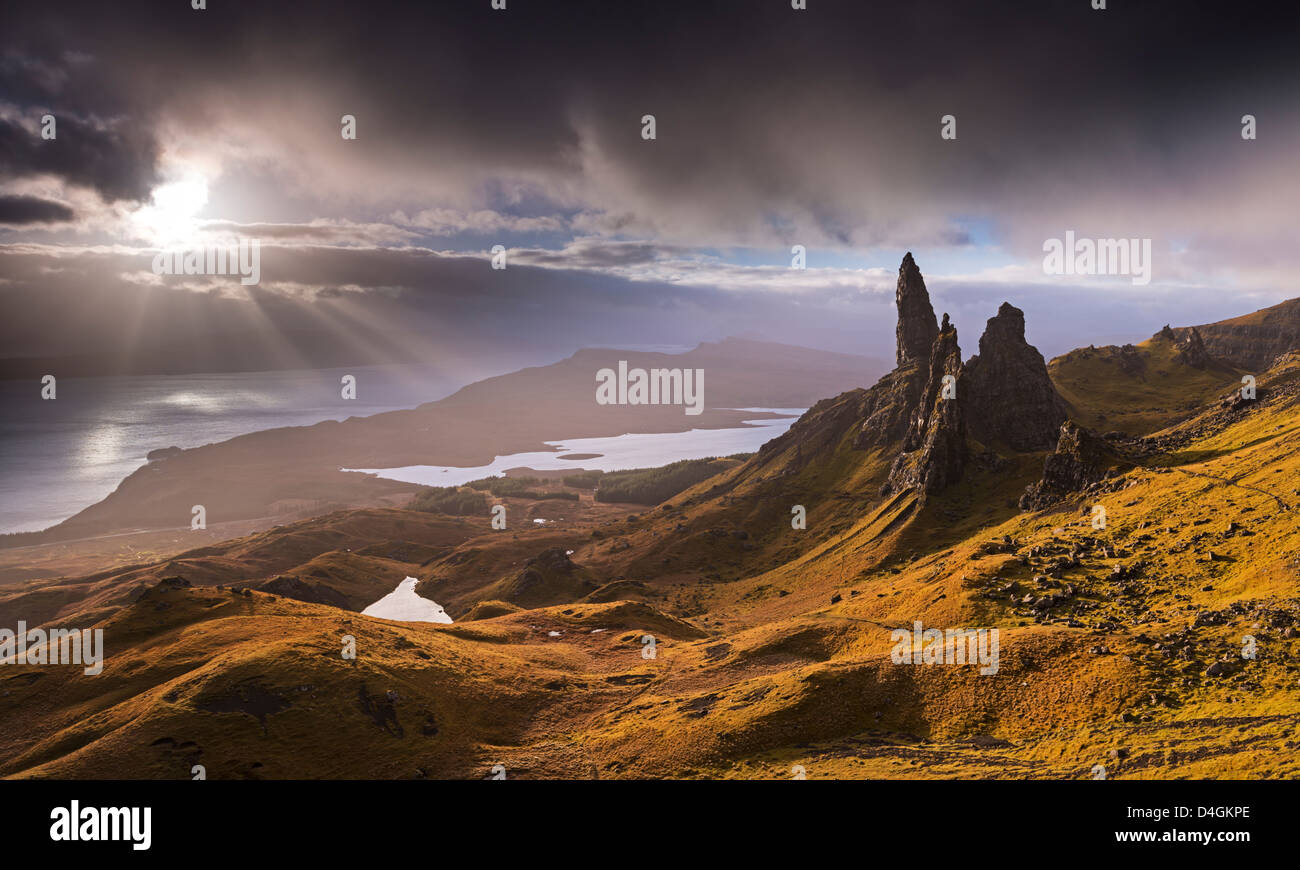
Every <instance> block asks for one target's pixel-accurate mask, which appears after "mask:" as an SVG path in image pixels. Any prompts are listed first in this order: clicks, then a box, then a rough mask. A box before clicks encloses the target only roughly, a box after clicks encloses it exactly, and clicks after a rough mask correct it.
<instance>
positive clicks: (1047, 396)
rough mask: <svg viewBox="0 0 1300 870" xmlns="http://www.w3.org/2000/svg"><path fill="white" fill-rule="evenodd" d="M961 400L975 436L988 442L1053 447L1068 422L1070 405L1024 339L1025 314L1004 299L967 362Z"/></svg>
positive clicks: (1030, 447)
mask: <svg viewBox="0 0 1300 870" xmlns="http://www.w3.org/2000/svg"><path fill="white" fill-rule="evenodd" d="M961 383H962V399H963V402H964V404H965V407H966V411H967V415H966V424H967V427H968V429H969V431H970V435H971V437H972V438H974V439H975V440H977V441H979V442H981V443H983V444H984V445H985V446H992V445H995V444H999V443H1001V444H1005V445H1006V446H1007V447H1010V448H1012V449H1013V450H1050V449H1052V446H1053V445H1054V444H1056V441H1057V437H1058V435H1059V434H1060V429H1061V424H1062V423H1063V422H1065V403H1064V402H1062V401H1061V397H1060V396H1059V395H1058V394H1057V392H1056V387H1054V386H1053V385H1052V380H1051V378H1049V377H1048V376H1047V363H1046V362H1045V361H1044V360H1043V355H1042V354H1041V353H1039V352H1038V349H1037V348H1035V347H1034V346H1033V345H1031V344H1029V343H1028V342H1026V341H1025V313H1024V312H1023V311H1021V310H1020V309H1019V308H1016V307H1015V306H1014V305H1012V304H1011V303H1010V302H1003V303H1002V307H1000V308H999V309H998V313H997V316H995V317H991V318H989V321H988V324H987V325H986V326H985V328H984V334H983V335H982V336H980V352H979V354H978V355H976V356H973V357H971V359H970V360H969V361H968V362H967V363H966V365H965V367H964V370H963V374H962V379H961Z"/></svg>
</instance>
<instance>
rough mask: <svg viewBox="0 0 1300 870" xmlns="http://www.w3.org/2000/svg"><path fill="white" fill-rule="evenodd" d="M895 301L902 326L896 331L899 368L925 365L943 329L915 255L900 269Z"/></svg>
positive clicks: (910, 256)
mask: <svg viewBox="0 0 1300 870" xmlns="http://www.w3.org/2000/svg"><path fill="white" fill-rule="evenodd" d="M894 298H895V303H896V304H897V306H898V326H897V327H896V328H895V330H894V335H895V337H896V338H897V340H898V348H897V355H898V366H899V368H902V367H903V366H906V365H911V364H914V363H925V362H926V361H927V360H928V359H929V357H930V350H931V349H932V348H933V347H934V340H935V338H937V337H938V335H939V326H938V324H937V323H936V322H935V319H934V308H933V307H931V305H930V293H929V291H927V290H926V289H925V279H924V278H922V277H921V270H920V269H918V268H917V266H916V261H915V260H913V259H912V252H911V251H908V252H907V254H906V255H905V256H904V257H903V263H902V265H900V266H899V267H898V286H897V288H896V289H895V293H894Z"/></svg>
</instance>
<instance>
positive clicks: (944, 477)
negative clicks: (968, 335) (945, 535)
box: [881, 314, 970, 495]
mask: <svg viewBox="0 0 1300 870" xmlns="http://www.w3.org/2000/svg"><path fill="white" fill-rule="evenodd" d="M927 368H928V372H929V374H928V376H927V378H926V382H925V388H924V390H923V391H922V393H921V399H920V402H919V403H918V404H917V407H916V411H915V413H914V414H913V416H912V420H911V423H910V425H909V427H908V432H907V437H906V439H905V440H904V442H903V453H902V454H901V455H899V457H898V458H897V459H895V460H894V464H893V465H892V466H891V467H890V469H889V477H888V479H887V480H886V481H885V484H884V486H882V487H881V494H882V495H887V494H889V493H891V492H898V491H900V490H904V489H920V490H923V491H924V492H927V493H935V492H940V491H942V490H944V489H946V488H947V487H948V486H950V485H952V484H953V483H956V482H957V481H958V480H959V479H960V478H961V474H962V470H963V469H964V468H965V467H966V462H967V460H968V459H969V457H970V451H969V448H968V447H967V444H966V424H965V415H964V414H963V413H962V402H961V401H960V400H959V399H958V394H957V389H958V387H957V381H958V378H960V376H961V347H960V346H958V344H957V329H956V328H955V327H953V326H952V325H950V324H949V323H948V315H946V314H945V315H944V316H943V329H942V330H941V331H940V332H939V334H938V335H937V336H936V338H935V341H934V345H933V346H932V347H931V349H930V359H929V365H928V366H927Z"/></svg>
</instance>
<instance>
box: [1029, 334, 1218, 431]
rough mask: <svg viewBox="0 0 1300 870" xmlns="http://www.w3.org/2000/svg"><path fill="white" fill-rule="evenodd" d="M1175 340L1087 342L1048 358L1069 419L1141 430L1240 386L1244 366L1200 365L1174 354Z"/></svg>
mask: <svg viewBox="0 0 1300 870" xmlns="http://www.w3.org/2000/svg"><path fill="white" fill-rule="evenodd" d="M1178 353H1179V347H1178V344H1177V342H1175V341H1171V340H1169V339H1165V338H1160V337H1159V336H1157V337H1155V338H1151V339H1148V340H1147V341H1144V342H1142V343H1141V344H1138V345H1126V346H1124V347H1122V348H1120V347H1114V346H1108V347H1100V348H1097V347H1086V348H1079V349H1078V350H1072V351H1070V352H1069V353H1067V354H1065V355H1063V356H1059V357H1057V358H1056V359H1054V360H1052V361H1051V362H1050V363H1048V366H1047V371H1048V375H1049V376H1050V377H1051V379H1052V383H1053V384H1054V385H1055V386H1056V390H1057V392H1058V393H1060V394H1061V398H1063V399H1065V401H1066V404H1067V406H1068V410H1069V414H1070V417H1071V419H1073V420H1074V421H1075V422H1077V423H1081V424H1083V425H1084V426H1087V427H1089V428H1091V429H1096V430H1098V431H1100V432H1110V431H1118V432H1124V433H1127V434H1130V435H1143V434H1146V433H1148V432H1153V431H1155V430H1157V429H1162V428H1164V427H1165V426H1168V425H1170V424H1172V423H1175V422H1177V421H1179V420H1183V419H1186V418H1187V417H1189V416H1192V415H1193V414H1195V413H1196V412H1197V410H1198V409H1199V408H1200V407H1201V406H1202V405H1203V404H1204V403H1206V402H1209V401H1212V400H1213V399H1215V398H1217V397H1218V396H1221V395H1223V394H1224V393H1227V392H1229V391H1231V390H1232V389H1234V387H1240V386H1241V376H1242V374H1243V372H1241V371H1239V370H1238V369H1236V368H1233V367H1232V366H1230V365H1228V364H1227V363H1225V362H1223V361H1221V360H1213V361H1212V362H1211V364H1210V365H1209V366H1207V367H1205V368H1204V369H1198V368H1194V367H1192V366H1190V365H1187V364H1186V363H1184V362H1182V361H1180V360H1179V359H1178Z"/></svg>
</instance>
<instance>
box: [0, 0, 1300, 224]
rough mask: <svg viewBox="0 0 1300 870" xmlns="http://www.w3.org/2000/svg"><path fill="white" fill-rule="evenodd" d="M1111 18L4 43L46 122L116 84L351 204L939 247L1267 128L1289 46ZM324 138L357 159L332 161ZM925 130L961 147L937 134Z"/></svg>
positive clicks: (596, 11)
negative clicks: (339, 190) (456, 204)
mask: <svg viewBox="0 0 1300 870" xmlns="http://www.w3.org/2000/svg"><path fill="white" fill-rule="evenodd" d="M1111 6H1112V8H1111V9H1108V10H1106V11H1105V12H1096V11H1094V10H1092V9H1090V7H1089V4H1088V3H1087V2H1085V0H1023V2H981V3H953V2H942V3H941V2H934V0H917V2H909V3H862V2H856V0H818V2H816V3H814V4H812V8H810V9H808V10H806V11H803V12H794V11H793V10H791V9H790V8H789V4H788V3H785V2H783V0H764V2H754V0H735V2H701V0H690V2H685V0H683V2H676V3H674V2H664V3H620V4H611V3H608V2H566V3H538V2H532V3H530V2H524V0H516V2H514V3H511V4H510V6H509V9H508V10H507V11H505V12H494V11H493V10H491V9H490V7H489V4H488V3H487V2H486V0H484V2H468V0H466V2H457V3H419V4H417V3H385V2H376V3H360V2H355V0H347V2H341V0H336V2H317V3H311V4H303V3H277V4H224V3H219V4H210V7H211V8H209V9H208V10H206V11H202V12H198V11H194V10H192V9H190V8H189V6H188V4H185V3H182V2H174V3H165V4H159V3H156V2H155V3H147V4H139V3H131V2H127V3H113V4H105V3H87V4H80V3H72V4H60V5H59V6H58V7H57V8H55V7H50V6H48V5H45V4H23V5H20V6H19V7H18V8H17V9H16V10H14V15H13V17H14V19H15V23H14V27H13V31H12V37H11V38H12V39H13V40H14V41H15V43H16V44H21V45H24V46H25V47H26V48H25V50H27V51H28V52H33V53H35V52H40V51H42V50H43V51H44V52H46V53H47V54H48V55H49V56H48V57H46V56H39V57H37V58H35V59H34V60H33V61H32V62H31V63H38V62H39V63H41V64H44V65H45V68H53V69H61V68H67V67H71V66H75V69H74V70H73V71H72V72H70V73H69V75H70V76H71V78H70V80H69V81H68V82H66V83H63V84H62V85H61V86H60V93H61V94H62V96H63V97H64V98H65V99H73V98H74V96H75V95H76V94H78V93H82V96H81V97H78V98H77V99H78V101H79V102H83V103H84V102H85V101H86V100H87V99H88V98H89V96H88V95H102V94H104V93H105V91H106V90H109V88H107V87H106V83H112V85H113V86H114V87H112V88H111V90H112V93H113V96H112V98H111V99H110V98H108V97H104V100H105V101H106V102H111V103H112V104H113V105H114V107H115V108H116V107H119V106H120V105H121V104H123V103H126V104H129V105H130V106H131V107H132V110H133V111H134V112H136V113H141V114H142V116H144V117H152V116H153V115H154V114H155V113H157V114H166V115H167V116H168V117H170V118H172V119H179V120H180V121H182V122H185V123H189V124H191V125H195V126H197V127H204V126H205V125H206V126H207V128H208V130H209V132H210V134H211V135H213V136H215V137H220V136H221V135H222V132H223V130H222V126H223V125H226V126H227V127H228V125H229V123H231V121H230V116H231V115H232V114H233V115H238V114H239V113H244V114H246V115H249V116H251V117H255V118H256V124H257V126H258V128H259V129H260V130H261V132H262V133H263V134H264V135H265V137H266V138H267V139H268V140H271V141H274V142H279V143H280V146H281V147H282V148H283V150H284V151H285V153H284V158H285V160H286V162H294V161H301V162H304V163H306V164H308V165H313V166H331V167H338V168H340V169H341V171H342V172H343V173H345V174H346V173H351V174H352V175H353V176H355V177H356V178H357V179H358V181H360V179H362V178H364V177H365V175H366V173H365V169H366V167H369V169H370V170H371V172H374V173H380V174H387V175H388V176H389V177H390V180H392V181H394V182H396V183H398V184H400V182H403V181H405V182H407V183H408V184H409V186H410V188H411V190H412V192H413V193H415V194H416V195H417V197H418V195H420V194H423V193H424V192H426V188H425V187H423V186H422V185H421V184H420V183H419V178H417V175H418V174H420V173H425V172H427V173H432V174H434V175H435V176H436V175H437V174H438V173H439V172H440V171H443V172H445V174H446V175H447V176H453V175H457V176H458V177H463V176H464V173H465V172H467V171H469V172H471V175H472V177H470V178H466V180H465V183H466V184H467V185H469V186H471V187H473V188H474V189H476V190H480V191H481V190H482V185H483V184H486V183H487V180H488V179H490V178H492V177H500V176H503V175H505V176H510V175H512V174H513V175H514V176H516V177H518V178H520V179H523V180H525V181H529V180H531V181H532V182H533V183H535V184H536V185H537V186H538V187H539V188H540V189H541V190H542V192H543V195H544V196H549V197H553V198H556V199H565V198H576V199H578V200H582V201H583V202H584V203H585V204H589V205H592V206H594V207H595V208H596V209H598V210H600V211H602V212H603V213H604V214H605V216H606V220H607V222H608V225H609V226H611V227H624V228H638V229H643V230H645V231H647V233H656V232H657V233H659V234H671V233H677V234H682V235H687V236H691V237H708V236H712V237H724V236H725V237H728V238H730V239H731V240H734V241H739V242H744V241H746V240H749V239H755V238H757V237H759V236H766V237H767V239H766V240H770V239H771V238H778V239H791V240H798V239H797V238H796V237H798V236H800V235H803V236H809V235H814V236H817V237H818V240H819V241H822V240H824V241H825V242H826V243H829V244H842V245H852V244H857V245H862V244H864V243H865V244H880V243H908V242H912V241H915V240H916V238H917V236H918V235H925V236H926V237H927V240H933V241H934V242H936V243H943V244H950V243H953V242H954V240H960V239H961V238H962V230H961V228H959V227H956V226H954V225H953V224H952V223H951V220H950V219H951V217H952V215H953V213H954V212H955V211H957V210H961V209H971V208H974V207H977V206H978V205H979V204H981V203H985V202H989V201H990V200H991V201H992V202H993V203H996V204H999V205H1001V206H1003V207H1004V208H1011V207H1013V206H1015V205H1017V204H1021V203H1023V202H1025V201H1028V200H1032V199H1034V198H1035V197H1039V198H1041V197H1042V196H1044V195H1049V196H1056V195H1060V194H1062V193H1064V192H1065V191H1067V190H1069V191H1073V192H1075V193H1076V194H1079V193H1087V192H1089V191H1088V188H1089V186H1092V185H1101V186H1102V187H1104V188H1108V189H1112V188H1113V189H1124V188H1126V187H1128V186H1131V185H1132V184H1134V183H1135V182H1142V181H1144V180H1145V181H1148V182H1149V181H1152V180H1168V181H1170V182H1171V183H1172V182H1175V181H1177V180H1178V179H1180V178H1182V177H1184V176H1185V175H1186V173H1187V172H1188V171H1190V168H1189V167H1188V165H1187V163H1188V161H1189V160H1190V158H1191V157H1192V155H1191V154H1190V152H1191V151H1193V150H1194V143H1196V142H1198V141H1199V140H1200V139H1201V138H1202V137H1203V136H1205V135H1221V138H1222V140H1223V142H1224V143H1225V144H1230V142H1231V137H1232V135H1233V134H1234V133H1235V130H1234V125H1235V123H1236V118H1237V117H1238V116H1239V115H1240V114H1241V111H1239V110H1238V106H1239V104H1243V103H1250V104H1251V106H1252V107H1254V106H1259V107H1261V110H1262V108H1263V107H1264V106H1265V105H1267V104H1269V103H1270V101H1273V100H1275V99H1276V98H1277V97H1278V95H1279V94H1284V93H1285V92H1286V88H1287V86H1288V85H1291V86H1293V85H1294V83H1295V74H1296V61H1295V59H1294V52H1293V51H1291V50H1290V48H1291V46H1290V35H1289V34H1290V33H1291V32H1292V29H1291V28H1286V27H1282V26H1280V25H1281V24H1283V23H1285V22H1286V19H1279V18H1275V17H1274V16H1272V15H1270V14H1269V13H1267V12H1265V11H1260V10H1255V11H1253V12H1252V13H1251V14H1241V12H1240V11H1239V10H1236V9H1234V8H1233V7H1232V4H1226V3H1220V2H1209V0H1206V2H1146V3H1123V2H1116V3H1112V4H1111ZM1207 48H1208V50H1210V51H1212V52H1213V55H1212V58H1208V59H1207V57H1206V51H1207ZM69 52H76V53H77V56H78V57H84V56H93V57H94V58H95V60H94V62H93V63H89V64H86V63H83V64H80V65H69V64H67V63H66V61H64V60H62V58H64V57H65V56H66V55H67V54H68V53H69ZM1207 61H1209V62H1207ZM44 77H45V78H47V79H48V78H49V77H50V73H49V72H48V69H46V72H45V74H44ZM47 90H48V88H47ZM83 92H84V93H83ZM1247 96H1248V99H1247ZM342 112H350V113H353V114H356V115H357V116H358V122H359V130H360V133H359V140H358V142H359V143H365V144H364V145H363V146H362V147H352V146H353V145H355V144H357V143H343V142H341V141H339V137H338V135H337V130H338V117H339V115H340V114H341V113H342ZM222 113H227V114H224V115H223V114H222ZM644 113H653V114H655V115H656V117H657V121H658V128H659V138H658V140H657V141H656V142H654V143H653V144H648V143H646V142H643V141H642V140H641V139H640V137H639V119H640V117H641V116H642V114H644ZM945 113H953V114H955V115H957V117H958V122H959V141H960V142H961V145H960V146H954V143H948V142H942V141H941V140H940V139H939V137H938V135H937V130H938V126H939V122H938V119H939V116H940V115H941V114H945ZM1213 130H1218V131H1221V132H1220V134H1214V133H1212V132H1210V131H1213ZM294 136H301V137H305V138H292V137H294ZM291 142H292V143H294V144H295V145H296V144H299V143H302V142H311V143H314V145H313V147H310V148H306V149H302V150H295V149H293V148H290V147H289V143H291ZM1261 145H1262V143H1261ZM348 149H350V150H348ZM1258 150H1260V151H1262V150H1263V148H1260V149H1258ZM1199 168H1200V169H1202V170H1203V168H1204V167H1203V166H1202V167H1199ZM1153 172H1158V173H1159V175H1152V173H1153ZM331 181H335V182H338V179H331V178H328V177H319V178H317V179H315V182H316V184H318V185H321V186H325V185H328V184H329V183H331ZM435 186H436V185H435ZM132 189H138V188H136V187H133V188H132Z"/></svg>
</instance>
